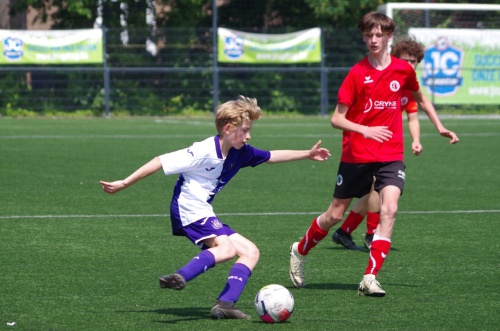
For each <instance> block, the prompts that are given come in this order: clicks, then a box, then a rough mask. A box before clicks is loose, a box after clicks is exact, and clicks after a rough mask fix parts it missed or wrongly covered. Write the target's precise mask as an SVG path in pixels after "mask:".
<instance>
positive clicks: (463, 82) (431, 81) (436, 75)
mask: <svg viewBox="0 0 500 331" xmlns="http://www.w3.org/2000/svg"><path fill="white" fill-rule="evenodd" d="M408 34H409V35H412V36H414V37H415V38H416V40H417V41H419V42H421V43H423V44H424V45H425V46H426V49H425V55H424V59H423V60H422V62H421V64H420V65H419V67H418V69H417V73H418V77H419V82H420V85H421V88H422V90H423V91H424V93H426V94H427V96H428V97H429V98H433V99H431V100H434V103H436V104H457V105H458V104H483V105H484V104H498V105H500V30H485V29H482V30H479V29H428V28H411V29H409V31H408Z"/></svg>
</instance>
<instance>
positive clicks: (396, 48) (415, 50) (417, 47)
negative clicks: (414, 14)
mask: <svg viewBox="0 0 500 331" xmlns="http://www.w3.org/2000/svg"><path fill="white" fill-rule="evenodd" d="M424 50H425V48H424V45H422V44H421V43H419V42H417V41H416V40H415V38H414V37H409V38H407V39H401V40H399V41H397V42H396V43H394V44H392V47H391V55H392V56H395V57H397V58H401V55H403V54H408V55H411V56H415V57H416V58H417V61H418V63H420V61H422V59H423V58H424Z"/></svg>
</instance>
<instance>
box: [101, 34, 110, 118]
mask: <svg viewBox="0 0 500 331" xmlns="http://www.w3.org/2000/svg"><path fill="white" fill-rule="evenodd" d="M107 31H108V29H106V27H104V26H103V27H102V43H103V47H102V69H103V74H104V108H105V112H104V114H105V116H106V117H109V68H108V61H107V58H108V54H107V42H106V32H107Z"/></svg>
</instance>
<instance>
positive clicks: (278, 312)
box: [254, 284, 295, 323]
mask: <svg viewBox="0 0 500 331" xmlns="http://www.w3.org/2000/svg"><path fill="white" fill-rule="evenodd" d="M254 304H255V310H256V311H257V315H259V317H260V319H261V320H263V321H264V322H266V323H280V322H284V321H286V320H287V319H288V318H289V317H290V316H291V315H292V312H293V306H294V304H295V301H294V299H293V295H292V293H290V291H289V290H288V289H287V288H286V287H284V286H281V285H278V284H271V285H267V286H264V287H263V288H261V289H260V291H259V292H258V293H257V295H256V296H255V301H254Z"/></svg>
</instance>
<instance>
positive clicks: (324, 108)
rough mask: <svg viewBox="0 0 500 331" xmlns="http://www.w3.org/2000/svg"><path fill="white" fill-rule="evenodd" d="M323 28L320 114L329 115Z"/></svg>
mask: <svg viewBox="0 0 500 331" xmlns="http://www.w3.org/2000/svg"><path fill="white" fill-rule="evenodd" d="M323 32H324V31H323V28H321V95H320V114H321V115H327V114H328V71H327V69H326V66H325V57H326V55H325V37H324V33H323Z"/></svg>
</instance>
